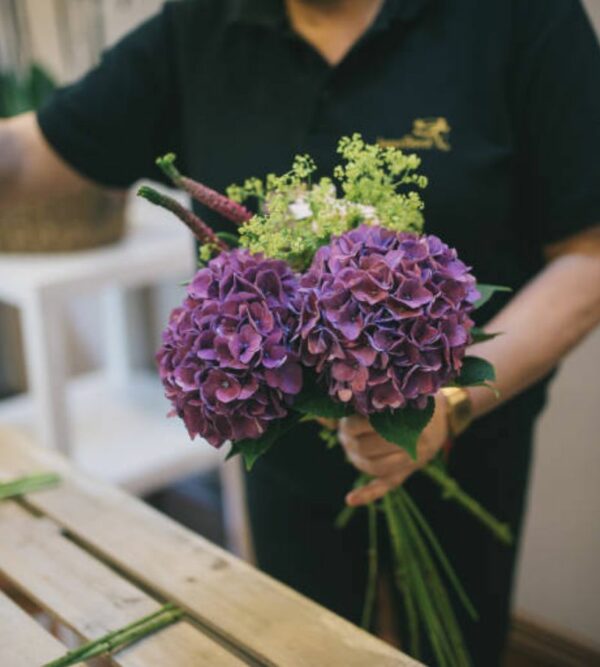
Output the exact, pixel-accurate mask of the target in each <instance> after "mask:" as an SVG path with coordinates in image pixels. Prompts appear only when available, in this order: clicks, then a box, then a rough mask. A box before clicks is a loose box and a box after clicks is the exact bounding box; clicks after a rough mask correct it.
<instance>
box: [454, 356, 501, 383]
mask: <svg viewBox="0 0 600 667" xmlns="http://www.w3.org/2000/svg"><path fill="white" fill-rule="evenodd" d="M495 379H496V371H495V370H494V367H493V366H492V364H490V362H489V361H486V360H485V359H481V358H480V357H465V358H464V359H463V365H462V368H461V370H460V375H459V376H458V377H457V378H456V384H457V385H459V386H461V387H476V386H481V385H487V383H488V382H494V380H495Z"/></svg>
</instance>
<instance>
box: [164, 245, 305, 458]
mask: <svg viewBox="0 0 600 667" xmlns="http://www.w3.org/2000/svg"><path fill="white" fill-rule="evenodd" d="M297 290H298V278H297V276H296V275H295V274H294V273H293V272H292V270H291V269H290V268H289V266H288V265H287V264H286V263H285V262H283V261H279V260H272V259H265V258H264V257H263V256H262V255H251V254H250V253H249V252H248V251H246V250H232V251H231V252H223V253H221V254H220V255H219V256H218V257H216V258H215V259H213V260H211V261H210V262H209V264H208V266H207V267H206V268H203V269H201V270H200V271H198V273H197V274H196V276H195V277H194V279H193V281H192V282H191V283H190V285H189V286H188V289H187V298H186V299H185V301H184V302H183V304H182V305H181V307H180V308H177V309H175V310H174V311H173V313H172V314H171V318H170V321H169V325H168V327H167V329H166V330H165V332H164V333H163V344H162V347H161V349H160V350H159V352H158V354H157V361H158V365H159V369H160V376H161V379H162V381H163V385H164V387H165V394H166V396H167V398H168V399H169V400H170V401H171V403H172V405H173V408H174V409H173V413H172V414H177V415H179V416H180V417H181V418H182V419H183V421H184V422H185V425H186V427H187V429H188V432H189V434H190V436H191V437H192V438H193V437H195V436H196V435H200V436H201V437H203V438H205V439H206V440H208V442H210V443H211V444H212V445H215V446H217V447H218V446H220V445H222V444H223V443H224V442H225V441H226V440H233V441H237V440H241V439H244V438H258V437H259V436H261V435H262V434H263V433H264V432H265V430H266V429H267V427H268V425H269V423H270V422H271V421H272V420H274V419H280V418H281V417H285V416H286V414H287V411H288V407H289V405H290V404H291V402H292V399H293V396H294V395H296V394H297V393H298V392H299V391H300V389H301V388H302V370H301V366H300V364H299V362H298V359H297V357H296V355H295V354H294V353H293V352H292V351H291V350H290V337H291V335H292V334H293V332H294V329H295V328H296V327H297V314H296V313H297V311H296V309H295V308H294V304H293V299H294V298H295V296H296V295H297Z"/></svg>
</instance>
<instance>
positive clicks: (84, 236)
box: [0, 192, 125, 253]
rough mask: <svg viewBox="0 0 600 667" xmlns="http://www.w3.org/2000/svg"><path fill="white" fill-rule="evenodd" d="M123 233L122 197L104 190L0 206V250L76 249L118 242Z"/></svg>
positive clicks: (65, 250) (45, 250) (44, 250)
mask: <svg viewBox="0 0 600 667" xmlns="http://www.w3.org/2000/svg"><path fill="white" fill-rule="evenodd" d="M124 233H125V216H124V205H123V201H122V199H121V198H119V197H112V196H107V195H106V194H104V193H101V192H97V193H96V192H94V193H89V192H86V193H81V194H76V195H70V196H69V197H65V198H62V199H56V198H53V199H52V200H51V201H47V202H44V201H39V202H34V203H22V202H19V203H17V204H15V205H13V206H7V207H3V208H0V252H5V253H7V252H13V253H16V252H27V253H53V252H74V251H77V250H86V249H90V248H97V247H100V246H104V245H109V244H111V243H116V242H117V241H119V240H120V239H121V238H122V237H123V235H124Z"/></svg>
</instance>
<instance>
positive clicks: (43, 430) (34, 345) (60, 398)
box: [22, 291, 70, 454]
mask: <svg viewBox="0 0 600 667" xmlns="http://www.w3.org/2000/svg"><path fill="white" fill-rule="evenodd" d="M63 318H64V315H63V309H62V303H61V302H60V301H59V300H58V299H55V298H52V297H51V296H50V295H44V294H43V293H41V292H39V291H37V292H34V293H33V294H31V296H30V298H29V299H28V300H27V301H26V303H25V304H24V305H23V310H22V326H23V341H24V345H25V361H26V366H27V379H28V384H29V393H30V396H31V397H32V399H33V401H34V405H35V415H36V424H35V426H36V429H37V433H38V437H39V440H40V443H41V444H43V445H44V446H47V447H51V448H53V449H58V450H60V451H61V452H63V453H65V454H69V452H70V442H69V424H68V419H67V410H66V396H65V391H66V384H65V356H64V331H63V328H62V322H63Z"/></svg>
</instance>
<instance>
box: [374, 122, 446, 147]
mask: <svg viewBox="0 0 600 667" xmlns="http://www.w3.org/2000/svg"><path fill="white" fill-rule="evenodd" d="M451 129H452V128H451V127H450V124H449V123H448V121H447V119H446V118H444V117H443V116H440V117H439V118H416V119H415V120H414V121H413V126H412V131H411V132H410V134H405V135H404V136H403V137H401V138H400V139H383V138H378V139H377V143H378V144H379V145H380V146H383V147H388V146H389V147H392V148H408V149H410V150H432V149H435V150H438V151H449V150H450V148H451V146H450V144H449V143H448V135H449V134H450V130H451Z"/></svg>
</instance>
